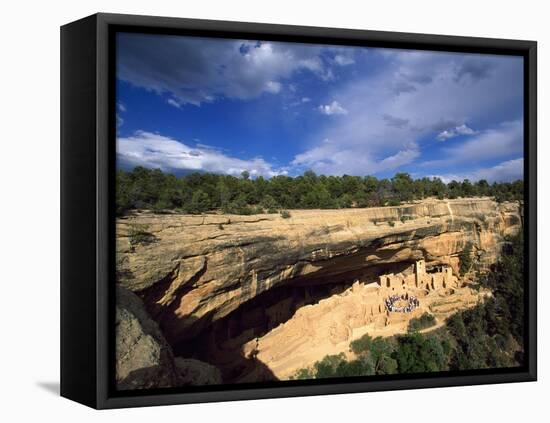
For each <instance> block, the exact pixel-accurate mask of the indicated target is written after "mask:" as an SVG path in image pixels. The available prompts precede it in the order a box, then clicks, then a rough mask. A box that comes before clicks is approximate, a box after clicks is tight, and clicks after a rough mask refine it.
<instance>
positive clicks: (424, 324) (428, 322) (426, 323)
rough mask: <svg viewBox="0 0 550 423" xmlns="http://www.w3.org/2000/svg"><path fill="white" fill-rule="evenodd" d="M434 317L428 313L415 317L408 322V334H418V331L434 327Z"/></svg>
mask: <svg viewBox="0 0 550 423" xmlns="http://www.w3.org/2000/svg"><path fill="white" fill-rule="evenodd" d="M435 324H436V321H435V317H434V316H433V315H431V314H429V313H424V314H423V315H422V316H420V317H415V318H413V319H411V320H410V321H409V327H408V331H409V332H418V331H419V330H422V329H426V328H429V327H432V326H435Z"/></svg>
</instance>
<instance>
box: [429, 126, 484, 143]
mask: <svg viewBox="0 0 550 423" xmlns="http://www.w3.org/2000/svg"><path fill="white" fill-rule="evenodd" d="M476 133H477V132H476V131H474V130H473V129H472V128H470V127H468V126H467V125H466V124H462V125H459V126H455V127H454V128H449V129H445V130H444V131H441V132H440V133H439V134H438V135H437V139H438V140H439V141H446V140H448V139H450V138H454V137H458V136H459V135H474V134H476Z"/></svg>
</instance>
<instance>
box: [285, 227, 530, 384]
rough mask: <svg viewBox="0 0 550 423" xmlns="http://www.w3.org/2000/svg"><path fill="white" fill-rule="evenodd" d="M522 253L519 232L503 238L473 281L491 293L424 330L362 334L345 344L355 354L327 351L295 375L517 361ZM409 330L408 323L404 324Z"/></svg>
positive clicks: (465, 367) (519, 357)
mask: <svg viewBox="0 0 550 423" xmlns="http://www.w3.org/2000/svg"><path fill="white" fill-rule="evenodd" d="M523 260H524V252H523V237H522V235H521V234H519V235H517V236H514V237H510V238H508V239H507V243H506V246H505V248H504V250H503V254H502V256H501V258H500V260H499V261H498V263H497V264H495V265H494V266H493V267H492V269H491V272H489V273H488V274H486V275H484V276H482V277H481V278H480V280H479V282H478V283H479V284H480V285H481V286H484V287H487V288H489V289H491V290H492V292H493V296H492V297H490V298H487V299H486V300H485V301H484V302H483V303H482V304H479V305H477V306H475V307H474V308H471V309H468V310H465V311H462V312H459V313H456V314H454V315H453V316H451V317H450V318H449V319H447V322H446V325H445V326H444V327H443V328H441V329H436V330H434V331H432V332H428V333H419V332H418V331H416V330H413V331H412V333H408V334H406V335H398V336H394V337H388V338H381V337H377V338H374V339H373V338H372V337H370V336H369V335H365V336H363V337H362V338H360V339H358V340H356V341H353V342H352V343H351V344H350V348H351V350H352V351H353V352H354V353H355V355H356V357H357V358H356V359H354V360H352V361H348V360H346V357H345V356H344V354H340V355H329V356H326V357H325V358H324V359H323V360H321V361H318V362H317V363H315V365H314V366H313V367H311V368H308V369H302V370H300V371H298V372H297V374H296V376H295V378H296V379H315V378H326V377H345V376H368V375H384V374H394V373H424V372H437V371H449V370H450V371H456V370H470V369H485V368H498V367H516V366H520V365H522V364H523V351H524V349H523V330H524V325H523V322H524V290H523V279H524V273H523V271H524V267H523V265H524V261H523ZM409 329H411V328H409Z"/></svg>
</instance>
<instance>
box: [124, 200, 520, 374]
mask: <svg viewBox="0 0 550 423" xmlns="http://www.w3.org/2000/svg"><path fill="white" fill-rule="evenodd" d="M403 216H407V217H408V218H407V219H401V217H403ZM388 222H393V225H390V224H388ZM136 224H137V225H145V226H146V227H147V228H148V231H150V233H151V234H152V235H154V239H155V241H154V242H151V243H147V244H144V245H138V246H136V247H135V248H132V247H131V245H130V243H129V241H128V230H129V228H130V227H131V226H132V225H136ZM521 225H522V221H521V213H520V207H519V205H518V204H517V203H502V204H497V203H495V202H494V201H493V200H491V199H486V198H480V199H457V200H444V201H443V200H442V201H439V200H433V201H423V202H419V203H415V204H409V205H402V206H397V207H383V208H369V209H360V210H355V209H346V210H295V211H293V213H292V217H291V218H289V219H282V218H281V217H280V216H278V215H269V214H265V215H259V216H233V215H231V216H224V215H215V214H212V215H204V216H188V215H177V214H174V215H154V214H146V213H144V214H138V215H135V216H132V217H130V218H128V219H119V221H118V222H117V257H118V260H119V261H118V262H117V270H118V274H117V276H118V281H119V284H120V285H121V287H123V288H125V289H128V290H130V291H133V292H134V293H136V294H137V295H138V296H139V297H140V298H141V300H142V301H143V304H144V306H145V309H146V312H147V314H148V315H149V316H151V318H152V319H153V320H154V321H155V322H156V324H158V326H159V327H160V329H161V331H162V334H163V336H164V337H165V339H166V341H167V343H168V344H169V345H170V348H171V350H173V355H174V356H175V357H183V358H184V359H186V360H187V359H188V360H200V362H203V363H208V364H209V365H212V366H213V367H215V369H219V372H220V374H221V378H222V380H223V382H224V383H241V382H242V383H246V382H257V381H262V380H277V379H279V380H284V379H289V378H290V377H292V376H294V375H295V373H296V371H297V370H299V369H301V368H305V367H309V366H311V365H313V364H314V363H315V362H316V361H319V360H321V359H323V357H325V356H326V355H330V354H340V353H344V354H346V355H349V354H351V353H350V351H349V344H350V342H351V341H353V340H355V339H358V338H360V337H361V336H363V335H365V334H369V335H370V336H372V337H376V336H382V337H387V336H393V335H395V334H398V333H405V332H406V331H407V328H408V324H409V322H410V320H411V319H412V318H415V317H419V316H421V315H422V314H424V313H429V314H430V315H432V316H433V317H434V318H435V322H436V325H435V326H434V327H431V328H428V329H426V330H433V329H436V328H437V327H440V326H442V325H443V324H444V322H445V319H447V318H448V317H449V316H451V315H452V314H454V313H456V312H457V311H459V310H461V309H465V308H469V307H472V306H474V305H475V304H476V303H477V302H478V301H481V300H482V299H483V297H484V296H485V295H490V293H489V292H487V291H483V290H480V291H476V290H473V289H472V288H471V287H470V284H469V283H468V281H467V280H465V279H463V278H460V277H458V270H459V255H460V253H461V252H462V250H463V249H464V246H465V245H466V243H470V244H471V245H472V246H473V255H474V256H475V258H476V260H477V262H478V264H479V266H481V267H484V266H485V267H486V266H489V265H490V264H491V263H494V262H495V261H496V259H497V257H498V255H499V249H500V246H501V245H502V242H503V239H504V237H505V236H506V235H508V234H513V233H516V232H517V231H518V230H519V228H521ZM350 358H352V357H351V356H350Z"/></svg>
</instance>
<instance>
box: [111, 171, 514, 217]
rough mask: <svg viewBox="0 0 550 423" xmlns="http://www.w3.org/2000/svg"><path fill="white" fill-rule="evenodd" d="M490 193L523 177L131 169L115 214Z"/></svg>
mask: <svg viewBox="0 0 550 423" xmlns="http://www.w3.org/2000/svg"><path fill="white" fill-rule="evenodd" d="M474 196H493V197H495V199H496V200H497V201H499V202H501V201H509V200H522V199H523V181H519V180H518V181H515V182H512V183H507V182H506V183H504V182H502V183H493V184H489V183H488V182H487V181H485V180H480V181H477V182H475V183H472V182H470V181H469V180H467V179H466V180H464V181H461V182H458V181H451V182H449V183H448V184H445V183H444V182H443V181H442V180H441V179H439V178H421V179H413V178H411V176H410V175H409V174H407V173H396V174H395V176H394V177H393V178H391V179H377V178H375V177H374V176H365V177H361V176H348V175H343V176H324V175H316V174H315V173H314V172H312V171H307V172H305V173H304V174H303V175H301V176H297V177H290V176H275V177H273V178H270V179H264V178H263V177H261V176H260V177H257V178H251V177H250V175H249V173H248V172H246V171H245V172H243V173H242V175H241V177H238V178H237V177H234V176H229V175H220V174H214V173H191V174H188V175H185V176H182V177H176V176H175V175H172V174H169V173H164V172H162V171H161V170H159V169H147V168H144V167H136V168H135V169H133V170H132V171H124V170H119V171H118V172H117V175H116V212H117V214H118V215H122V214H124V213H126V212H128V211H130V210H134V209H148V210H153V211H155V212H162V211H166V210H177V211H181V212H184V213H193V214H195V213H197V214H198V213H203V212H206V211H209V210H222V211H223V212H225V213H234V214H256V213H264V212H269V213H274V212H277V211H278V210H280V209H317V208H320V209H335V208H349V207H377V206H384V205H398V204H400V203H401V202H407V201H411V200H418V199H423V198H426V197H437V198H440V199H443V198H450V199H452V198H459V197H474Z"/></svg>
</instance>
